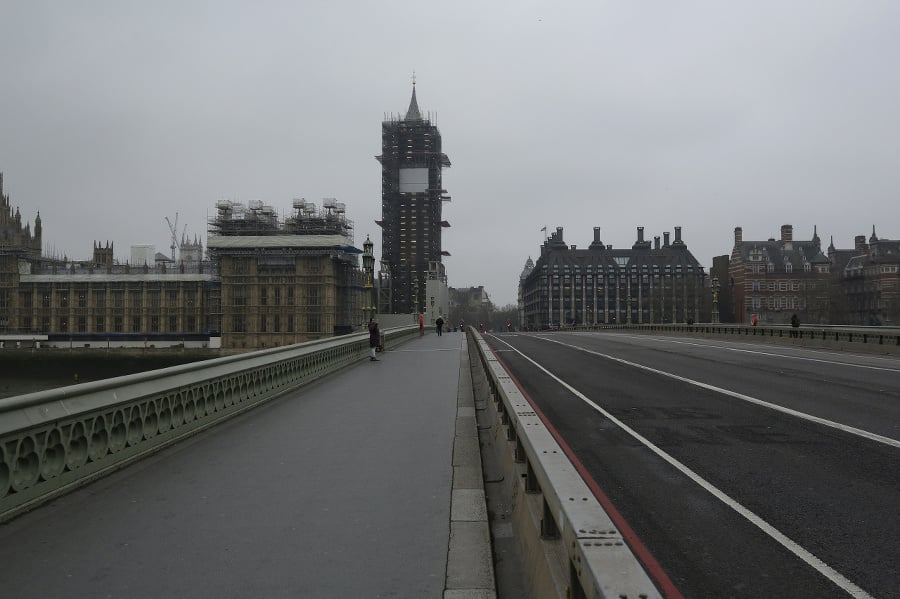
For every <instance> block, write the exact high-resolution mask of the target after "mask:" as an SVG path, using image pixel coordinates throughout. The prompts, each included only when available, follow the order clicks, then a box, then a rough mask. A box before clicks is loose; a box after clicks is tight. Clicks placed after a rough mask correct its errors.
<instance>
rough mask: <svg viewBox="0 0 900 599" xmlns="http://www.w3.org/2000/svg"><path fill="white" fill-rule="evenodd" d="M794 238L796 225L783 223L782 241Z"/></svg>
mask: <svg viewBox="0 0 900 599" xmlns="http://www.w3.org/2000/svg"><path fill="white" fill-rule="evenodd" d="M793 240H794V227H792V226H791V225H781V241H793Z"/></svg>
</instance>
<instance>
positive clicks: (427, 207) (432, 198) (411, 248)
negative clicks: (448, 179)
mask: <svg viewBox="0 0 900 599" xmlns="http://www.w3.org/2000/svg"><path fill="white" fill-rule="evenodd" d="M376 158H377V159H378V161H379V162H380V163H381V220H380V221H378V224H379V225H380V226H381V228H382V232H381V239H382V241H381V255H382V269H383V270H386V271H387V272H386V274H387V275H388V277H386V279H388V280H389V285H390V293H389V294H387V295H383V296H382V297H383V298H386V299H383V300H382V301H380V302H379V303H381V304H382V305H380V306H379V308H380V309H381V311H389V312H390V313H393V314H409V313H411V312H423V311H425V310H426V308H427V306H428V303H429V302H426V297H428V295H427V293H426V285H429V284H428V281H429V280H430V281H432V282H441V283H444V284H446V275H445V272H444V266H443V264H442V262H441V257H442V256H449V255H450V254H449V253H448V252H445V251H443V250H442V249H441V229H442V227H449V226H450V225H449V224H448V223H447V221H444V220H441V207H442V204H443V202H445V201H449V199H450V196H448V195H447V190H445V189H444V188H443V184H442V180H441V169H442V168H444V167H449V166H450V159H449V158H447V155H446V154H444V153H443V152H442V151H441V133H440V131H438V128H437V125H435V124H433V123H432V119H431V118H430V115H426V116H424V117H423V116H422V114H421V112H419V104H418V102H417V101H416V83H415V78H414V79H413V90H412V98H411V99H410V101H409V109H408V110H407V111H406V115H405V116H400V115H390V116H389V117H388V116H386V118H385V120H384V121H382V123H381V155H380V156H376ZM383 284H384V281H383Z"/></svg>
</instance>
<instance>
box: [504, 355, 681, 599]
mask: <svg viewBox="0 0 900 599" xmlns="http://www.w3.org/2000/svg"><path fill="white" fill-rule="evenodd" d="M494 357H495V358H496V359H497V361H498V362H499V363H500V365H501V366H502V367H503V370H505V371H506V374H507V375H509V378H510V379H511V380H512V382H513V383H514V384H515V385H516V387H518V389H519V392H520V393H521V394H522V396H523V397H524V398H525V399H526V400H527V401H528V403H529V404H531V407H532V409H533V410H534V412H535V414H537V415H538V417H539V418H540V419H541V421H542V422H543V423H544V426H546V427H547V430H549V431H550V434H551V435H553V438H554V439H556V442H557V443H558V444H559V446H560V448H561V449H562V450H563V453H565V454H566V456H567V457H568V458H569V460H571V462H572V464H573V465H574V466H575V470H577V471H578V474H580V475H581V478H582V479H583V480H584V482H585V484H586V485H587V486H588V488H590V490H591V492H592V493H593V494H594V497H595V498H596V499H597V501H599V502H600V505H601V506H603V509H604V510H606V513H607V514H609V518H610V520H612V521H613V524H615V525H616V528H618V529H619V532H620V533H622V538H623V539H624V540H625V542H626V543H627V544H628V546H629V547H630V548H631V550H632V551H633V552H634V555H635V557H637V558H638V561H640V562H641V564H642V565H643V566H644V569H646V570H647V573H648V574H649V575H650V578H652V579H653V581H654V582H655V583H656V586H657V587H659V590H660V591H661V592H662V594H663V596H664V597H666V599H684V595H682V594H681V592H680V591H679V590H678V589H677V588H676V587H675V583H673V582H672V579H671V578H669V575H668V574H666V572H665V570H663V568H662V566H661V565H660V564H659V562H658V561H656V558H655V557H653V554H652V553H650V550H649V549H647V546H646V545H644V542H643V541H641V539H640V537H638V536H637V533H636V532H634V529H632V528H631V526H630V525H629V524H628V522H627V521H626V520H625V518H624V516H622V514H620V513H619V510H617V509H616V506H614V505H613V502H612V501H611V500H610V499H609V497H607V496H606V493H604V492H603V490H602V489H601V488H600V485H598V484H597V481H595V480H594V479H593V478H592V477H591V475H590V474H589V473H588V471H587V468H585V467H584V464H582V463H581V460H579V459H578V457H577V456H576V455H575V452H574V451H572V448H571V447H569V445H568V443H566V442H565V440H564V439H563V438H562V435H560V434H559V433H558V432H557V431H556V429H555V428H554V427H553V425H552V424H550V421H549V420H548V419H547V417H546V416H544V413H543V412H541V410H540V408H538V407H537V404H535V402H534V401H533V400H532V399H531V396H530V395H528V393H527V392H526V391H525V389H524V388H523V387H522V385H521V384H519V381H518V380H517V379H516V377H515V376H513V374H512V372H510V370H509V368H508V367H507V366H506V363H505V362H504V361H503V360H502V359H500V357H499V356H497V354H496V353H495V354H494Z"/></svg>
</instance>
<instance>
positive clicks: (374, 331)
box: [369, 318, 381, 362]
mask: <svg viewBox="0 0 900 599" xmlns="http://www.w3.org/2000/svg"><path fill="white" fill-rule="evenodd" d="M379 345H381V331H379V330H378V321H377V320H375V319H374V318H373V319H371V320H370V321H369V359H370V360H371V361H373V362H377V361H378V358H376V357H375V350H377V349H378V346H379Z"/></svg>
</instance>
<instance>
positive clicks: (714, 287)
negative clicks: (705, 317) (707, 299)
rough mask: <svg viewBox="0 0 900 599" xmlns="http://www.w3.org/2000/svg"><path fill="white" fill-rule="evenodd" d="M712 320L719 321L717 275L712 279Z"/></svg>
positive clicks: (716, 322) (715, 322)
mask: <svg viewBox="0 0 900 599" xmlns="http://www.w3.org/2000/svg"><path fill="white" fill-rule="evenodd" d="M712 300H713V301H712V321H713V323H714V324H718V323H719V277H713V279H712Z"/></svg>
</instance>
